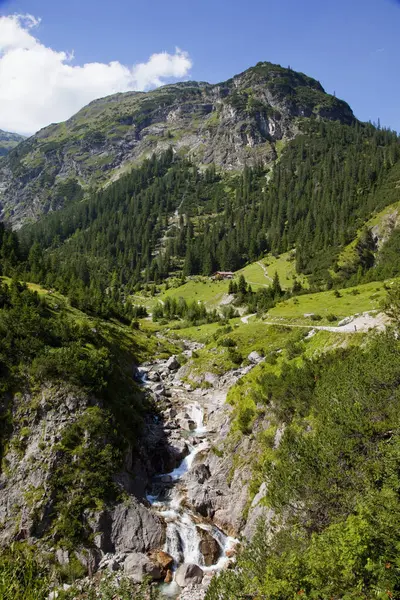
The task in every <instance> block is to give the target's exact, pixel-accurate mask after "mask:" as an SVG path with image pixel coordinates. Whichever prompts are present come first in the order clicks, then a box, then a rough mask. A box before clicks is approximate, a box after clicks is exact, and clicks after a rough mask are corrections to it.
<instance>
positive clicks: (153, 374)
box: [147, 371, 160, 381]
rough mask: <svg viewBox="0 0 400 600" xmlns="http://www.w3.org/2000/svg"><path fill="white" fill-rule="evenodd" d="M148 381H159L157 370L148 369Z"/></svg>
mask: <svg viewBox="0 0 400 600" xmlns="http://www.w3.org/2000/svg"><path fill="white" fill-rule="evenodd" d="M147 380H148V381H160V374H159V373H158V371H149V372H148V374H147Z"/></svg>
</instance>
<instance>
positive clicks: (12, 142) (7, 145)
mask: <svg viewBox="0 0 400 600" xmlns="http://www.w3.org/2000/svg"><path fill="white" fill-rule="evenodd" d="M24 139H26V138H25V137H24V136H23V135H19V133H10V132H9V131H3V130H2V129H0V156H5V155H6V154H8V153H9V152H10V151H11V150H12V149H13V148H15V147H16V146H18V144H19V143H20V142H23V141H24Z"/></svg>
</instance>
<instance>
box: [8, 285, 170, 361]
mask: <svg viewBox="0 0 400 600" xmlns="http://www.w3.org/2000/svg"><path fill="white" fill-rule="evenodd" d="M0 281H5V282H7V283H10V282H11V280H10V279H9V278H7V277H0ZM28 288H29V289H30V290H32V291H35V292H37V293H38V294H39V295H40V296H45V297H46V302H47V304H48V305H49V307H50V308H52V309H53V310H54V311H55V312H61V313H62V315H63V316H64V317H65V319H68V320H70V321H73V322H74V323H77V324H85V323H86V324H87V325H88V326H89V327H90V328H92V329H96V330H97V331H99V333H101V334H102V335H103V336H104V338H105V339H106V340H107V341H108V342H109V343H110V344H111V345H112V347H113V349H114V350H115V351H116V352H117V354H118V355H119V356H120V357H121V359H122V357H123V356H125V358H126V357H127V356H129V355H130V356H132V355H133V356H134V357H135V359H136V361H137V362H143V361H145V360H149V359H150V358H153V357H157V356H160V357H161V356H165V357H166V356H169V355H171V354H173V353H175V352H176V351H177V350H178V348H176V347H175V346H173V345H171V344H169V343H168V342H167V341H165V340H163V341H162V342H161V341H160V340H159V339H158V338H156V337H155V336H154V335H153V331H152V330H151V329H150V328H149V327H146V328H143V329H142V330H133V329H132V328H131V327H129V326H128V325H124V324H123V323H120V322H119V321H117V320H111V321H105V320H102V319H99V318H98V317H94V316H91V315H88V314H86V313H84V312H82V311H80V310H78V309H77V308H74V307H73V306H71V305H70V303H69V301H68V299H67V298H66V297H65V296H63V295H62V294H60V293H58V292H52V293H50V292H49V290H46V289H45V288H43V287H41V286H40V285H37V284H36V283H28Z"/></svg>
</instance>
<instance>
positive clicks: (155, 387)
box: [151, 383, 165, 396]
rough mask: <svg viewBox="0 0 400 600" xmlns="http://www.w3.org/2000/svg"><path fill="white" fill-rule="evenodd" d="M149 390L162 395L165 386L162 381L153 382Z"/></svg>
mask: <svg viewBox="0 0 400 600" xmlns="http://www.w3.org/2000/svg"><path fill="white" fill-rule="evenodd" d="M151 391H152V392H154V393H155V394H157V396H162V395H163V394H164V393H165V387H164V385H163V384H162V383H155V384H153V385H152V386H151Z"/></svg>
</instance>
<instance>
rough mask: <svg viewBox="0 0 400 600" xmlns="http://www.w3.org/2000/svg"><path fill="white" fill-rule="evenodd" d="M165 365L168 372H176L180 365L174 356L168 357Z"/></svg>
mask: <svg viewBox="0 0 400 600" xmlns="http://www.w3.org/2000/svg"><path fill="white" fill-rule="evenodd" d="M165 364H166V366H167V367H168V369H169V370H170V371H177V370H178V369H179V367H180V364H179V362H178V359H177V358H176V356H170V357H169V359H168V360H167V362H166V363H165Z"/></svg>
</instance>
